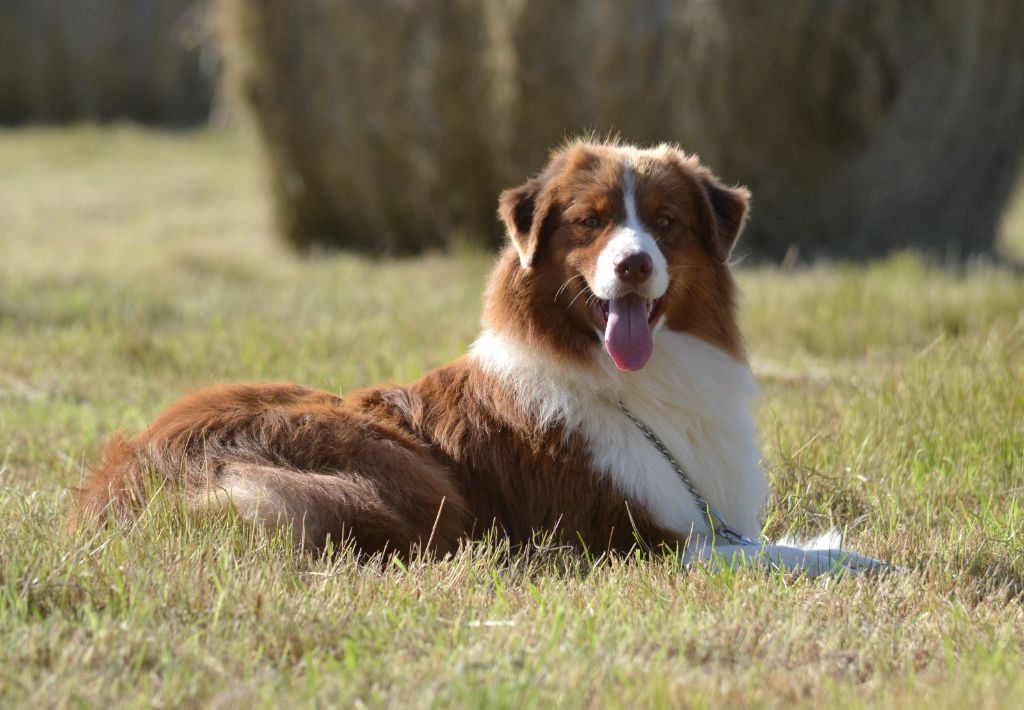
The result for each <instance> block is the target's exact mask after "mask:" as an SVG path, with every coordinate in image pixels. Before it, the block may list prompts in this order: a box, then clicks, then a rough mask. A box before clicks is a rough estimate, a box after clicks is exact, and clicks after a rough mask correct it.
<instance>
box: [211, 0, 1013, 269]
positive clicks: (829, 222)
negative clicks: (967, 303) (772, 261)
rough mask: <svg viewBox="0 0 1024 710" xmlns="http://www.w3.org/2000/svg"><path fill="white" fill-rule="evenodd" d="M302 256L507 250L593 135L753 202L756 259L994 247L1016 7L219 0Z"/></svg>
mask: <svg viewBox="0 0 1024 710" xmlns="http://www.w3.org/2000/svg"><path fill="white" fill-rule="evenodd" d="M222 9H223V12H222V13H221V16H220V23H219V24H220V30H221V36H222V39H223V41H224V45H225V52H226V54H227V57H228V60H229V61H228V63H229V70H230V84H231V86H232V87H233V88H234V90H235V91H234V93H235V95H236V96H238V97H240V98H241V99H242V100H243V102H244V103H245V104H246V105H247V106H248V108H249V109H250V113H251V115H252V116H253V118H254V119H255V122H256V125H257V126H258V128H259V132H260V134H261V136H262V138H263V143H264V144H265V147H266V150H267V153H268V156H269V160H270V165H271V167H272V175H273V184H274V193H275V196H276V201H277V205H278V214H279V216H280V218H281V226H282V228H283V231H284V233H285V235H286V236H287V238H288V239H289V240H290V241H291V242H292V243H294V244H295V245H297V246H299V247H303V248H304V247H310V246H314V245H323V244H326V245H338V246H351V247H356V248H361V249H367V250H370V251H375V252H384V253H398V252H409V251H417V250H421V249H425V248H434V247H444V246H448V245H450V244H451V243H452V242H453V241H462V240H474V241H485V242H488V243H494V242H495V241H496V240H497V239H498V238H499V236H500V235H499V233H498V226H497V223H496V221H495V219H494V204H495V196H496V195H497V192H498V191H499V189H500V188H502V187H504V186H507V185H510V184H513V183H515V182H517V181H519V180H522V179H523V178H524V177H526V175H527V174H528V173H529V172H530V171H532V170H535V169H537V168H538V167H539V166H540V165H541V164H542V163H543V161H544V159H545V156H546V153H547V151H548V150H549V149H550V148H551V147H552V146H555V145H557V144H558V143H560V142H561V141H563V140H564V139H565V138H566V137H567V136H571V135H574V134H577V133H579V132H581V131H588V130H589V131H596V132H597V133H598V134H604V133H608V132H614V133H617V134H620V135H622V136H623V137H624V138H626V139H629V140H633V141H640V142H658V141H664V140H668V141H675V142H678V143H680V144H681V145H683V146H684V147H686V148H688V149H691V150H694V151H696V152H699V153H701V154H702V156H703V157H704V158H705V160H706V161H707V162H709V163H710V164H712V165H713V166H714V167H715V169H716V170H717V171H718V172H719V173H720V174H721V175H722V177H724V178H725V179H727V180H730V181H738V182H744V183H746V184H748V185H749V186H750V187H751V188H752V189H753V191H754V195H755V197H754V206H755V208H754V219H753V221H752V223H751V226H750V229H749V231H748V234H747V237H746V239H745V244H746V249H748V250H750V251H753V252H754V253H760V254H765V255H772V256H779V255H781V254H783V253H784V252H785V251H786V250H787V249H788V248H790V247H792V246H796V247H798V248H799V249H801V250H802V252H803V253H804V254H816V253H829V254H839V255H854V256H865V255H871V254H877V253H882V252H885V251H888V250H891V249H894V248H899V247H903V246H908V245H918V246H922V247H925V248H928V249H930V250H933V251H941V252H944V253H946V252H950V251H953V252H956V253H966V252H977V251H985V250H988V249H990V248H991V247H992V245H993V239H994V235H995V232H996V223H997V221H998V219H999V215H1000V213H1001V211H1002V209H1003V207H1004V205H1005V202H1006V199H1007V196H1008V193H1009V191H1010V189H1011V186H1012V182H1013V179H1014V177H1015V176H1016V174H1017V167H1018V164H1019V157H1020V155H1021V148H1022V144H1024V42H1020V38H1019V36H1017V34H1018V33H1017V32H1016V31H1015V28H1017V27H1019V22H1020V20H1021V17H1024V3H1021V2H1019V0H988V1H987V2H984V3H979V2H974V1H973V0H931V1H929V0H923V1H919V0H914V1H911V0H832V1H829V2H821V1H820V0H792V1H790V2H784V3H782V2H779V3H769V2H759V1H758V0H722V1H721V2H714V3H712V2H706V1H702V0H675V1H672V0H645V1H642V2H628V3H627V2H617V1H612V0H562V1H560V2H547V1H543V0H476V1H473V0H461V1H457V2H452V1H451V0H379V1H377V2H348V1H344V0H315V1H314V0H224V1H223V5H222Z"/></svg>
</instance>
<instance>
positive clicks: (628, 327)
mask: <svg viewBox="0 0 1024 710" xmlns="http://www.w3.org/2000/svg"><path fill="white" fill-rule="evenodd" d="M604 345H605V347H606V348H608V354H610V355H611V356H612V360H614V361H615V366H616V367H617V368H619V369H620V370H639V369H640V368H641V367H643V366H644V365H646V364H647V361H648V360H650V359H651V351H652V350H654V338H653V337H652V336H651V326H650V324H648V322H647V300H646V299H644V298H643V297H642V296H639V295H637V294H635V293H632V294H630V295H628V296H620V297H619V298H613V299H612V300H610V301H609V302H608V326H607V327H606V328H605V331H604Z"/></svg>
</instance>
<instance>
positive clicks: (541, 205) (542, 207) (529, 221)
mask: <svg viewBox="0 0 1024 710" xmlns="http://www.w3.org/2000/svg"><path fill="white" fill-rule="evenodd" d="M585 153H586V149H585V148H584V147H581V146H575V147H571V148H568V149H563V150H560V151H557V152H555V153H554V154H552V156H551V160H550V161H548V164H547V166H546V167H545V168H544V170H543V171H542V172H541V173H540V174H539V175H537V176H535V177H532V178H530V179H529V180H527V181H526V182H524V183H523V184H522V185H520V186H519V187H510V188H509V189H507V190H505V191H503V192H502V193H501V195H500V196H499V197H498V216H499V217H500V218H501V221H502V222H504V223H505V231H507V232H508V236H509V239H511V240H512V246H514V247H515V248H516V252H518V253H519V263H520V264H522V266H523V268H524V269H529V268H530V267H531V266H533V264H534V261H535V260H536V258H537V252H538V251H539V250H540V248H541V247H542V246H543V243H544V238H545V236H546V235H547V233H548V232H550V231H551V230H552V229H553V228H554V226H555V224H556V222H557V220H558V218H559V215H560V214H561V213H560V211H559V208H558V201H557V199H556V198H555V196H554V193H553V190H552V189H550V188H551V184H552V183H553V182H555V181H556V180H557V179H558V176H559V175H561V174H562V172H563V171H564V170H565V169H566V166H567V165H568V164H569V160H570V158H571V157H578V156H582V155H584V154H585Z"/></svg>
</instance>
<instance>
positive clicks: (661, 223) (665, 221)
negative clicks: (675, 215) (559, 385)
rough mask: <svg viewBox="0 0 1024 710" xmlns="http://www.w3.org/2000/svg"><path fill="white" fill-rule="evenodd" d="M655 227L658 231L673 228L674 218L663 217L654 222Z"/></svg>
mask: <svg viewBox="0 0 1024 710" xmlns="http://www.w3.org/2000/svg"><path fill="white" fill-rule="evenodd" d="M654 225H655V226H656V227H657V228H658V229H668V228H669V227H671V226H672V218H671V217H666V216H665V215H662V216H661V217H658V219H656V220H654Z"/></svg>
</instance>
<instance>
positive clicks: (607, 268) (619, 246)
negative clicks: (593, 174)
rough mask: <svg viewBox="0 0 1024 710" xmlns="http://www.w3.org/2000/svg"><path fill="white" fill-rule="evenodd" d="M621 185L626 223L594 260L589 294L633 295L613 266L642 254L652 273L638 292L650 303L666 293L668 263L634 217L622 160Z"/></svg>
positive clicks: (631, 188) (629, 176)
mask: <svg viewBox="0 0 1024 710" xmlns="http://www.w3.org/2000/svg"><path fill="white" fill-rule="evenodd" d="M622 182H623V184H624V186H625V190H624V194H623V200H624V202H625V205H626V221H625V222H624V223H623V224H622V226H620V227H619V228H618V230H616V232H615V234H614V235H612V238H611V239H609V240H608V243H607V244H606V245H605V246H604V248H603V249H602V250H601V253H600V254H599V255H598V257H597V268H596V270H595V272H594V283H593V284H592V290H593V291H594V294H595V295H596V296H597V297H598V298H603V299H605V300H610V299H612V298H615V297H617V296H621V295H624V294H626V293H630V292H632V291H633V288H632V287H627V286H626V285H625V284H623V283H622V281H621V280H620V279H619V276H618V274H616V273H615V264H617V263H618V262H619V261H621V260H622V259H624V258H626V257H627V256H630V255H631V254H639V253H646V254H648V255H649V256H650V257H651V261H652V262H653V269H652V271H651V277H650V279H649V280H648V281H647V282H646V283H645V284H644V285H643V287H642V288H641V289H640V291H641V293H642V295H643V296H645V297H646V298H647V299H648V300H651V301H653V300H654V299H656V298H661V297H662V296H663V295H665V291H667V290H668V262H667V261H666V260H665V255H664V254H662V253H661V249H659V248H658V244H657V242H655V241H654V237H652V236H651V234H650V232H648V231H647V230H646V229H644V226H643V224H642V223H641V222H640V217H639V215H638V213H637V205H636V193H635V188H634V178H633V168H632V166H631V164H630V162H629V160H628V159H627V160H626V165H625V167H624V168H623V173H622Z"/></svg>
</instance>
